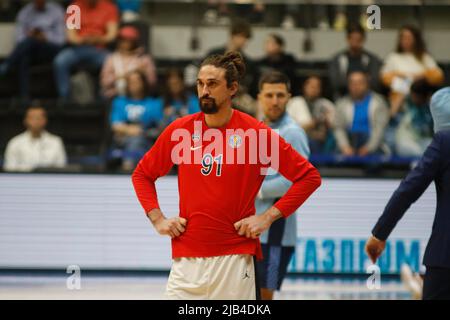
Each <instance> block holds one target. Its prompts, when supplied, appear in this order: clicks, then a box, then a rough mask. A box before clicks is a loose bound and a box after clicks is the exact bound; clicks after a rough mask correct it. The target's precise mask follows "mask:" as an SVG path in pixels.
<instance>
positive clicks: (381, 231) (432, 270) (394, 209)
mask: <svg viewBox="0 0 450 320" xmlns="http://www.w3.org/2000/svg"><path fill="white" fill-rule="evenodd" d="M430 107H431V113H432V115H433V120H434V131H435V132H436V133H435V135H434V137H433V141H432V142H431V144H430V145H429V146H428V148H427V150H426V151H425V153H424V154H423V156H422V159H421V160H420V162H419V164H418V165H417V166H416V167H415V168H414V169H413V170H412V171H411V172H410V173H409V174H408V176H407V177H406V178H405V179H404V180H403V181H402V183H401V184H400V186H399V187H398V188H397V190H396V191H395V192H394V194H393V195H392V197H391V199H390V200H389V202H388V204H387V205H386V208H385V209H384V212H383V214H382V215H381V217H380V218H379V220H378V222H377V223H376V225H375V227H374V228H373V229H372V236H371V237H370V238H369V239H368V240H367V243H366V252H367V254H368V256H369V257H370V259H371V260H372V262H373V263H375V262H376V260H377V258H378V257H379V256H380V255H381V253H382V252H383V250H384V247H385V245H386V239H387V238H388V237H389V234H390V233H391V232H392V230H393V229H394V227H395V225H396V224H397V222H398V221H399V220H400V219H401V218H402V216H403V214H404V213H405V211H406V210H408V208H409V207H410V206H411V204H412V203H414V202H415V201H416V200H417V199H418V198H419V197H420V196H421V195H422V194H423V192H424V191H425V190H426V189H427V188H428V186H429V185H430V183H431V182H432V181H434V183H435V185H436V196H437V206H436V215H435V218H434V222H433V229H432V233H431V237H430V240H429V241H428V245H427V248H426V251H425V255H424V259H423V264H424V265H425V266H426V269H427V270H426V273H425V278H424V287H423V295H422V298H423V299H424V300H426V299H450V87H446V88H443V89H441V90H439V91H437V92H436V93H435V94H434V95H433V96H432V98H431V104H430Z"/></svg>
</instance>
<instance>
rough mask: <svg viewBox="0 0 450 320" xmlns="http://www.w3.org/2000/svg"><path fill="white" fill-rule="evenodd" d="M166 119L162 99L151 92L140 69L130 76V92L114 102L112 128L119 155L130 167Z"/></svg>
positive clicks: (125, 165) (126, 166)
mask: <svg viewBox="0 0 450 320" xmlns="http://www.w3.org/2000/svg"><path fill="white" fill-rule="evenodd" d="M162 119H163V108H162V100H161V99H155V98H151V97H150V96H149V87H148V83H147V78H146V77H145V75H144V74H143V73H142V72H140V71H133V72H131V73H129V74H128V76H127V93H126V95H125V96H120V97H117V98H115V99H114V100H113V102H112V111H111V119H110V122H111V128H112V131H113V144H114V149H116V152H117V150H118V151H119V154H118V155H115V157H116V158H121V159H122V169H123V170H126V171H129V170H132V169H133V168H134V166H135V165H136V163H137V161H138V160H139V159H140V158H141V157H142V155H143V154H144V153H145V152H146V151H147V149H148V148H149V147H150V146H151V145H152V142H153V141H152V140H153V139H155V138H156V137H157V135H158V134H159V126H160V121H161V120H162Z"/></svg>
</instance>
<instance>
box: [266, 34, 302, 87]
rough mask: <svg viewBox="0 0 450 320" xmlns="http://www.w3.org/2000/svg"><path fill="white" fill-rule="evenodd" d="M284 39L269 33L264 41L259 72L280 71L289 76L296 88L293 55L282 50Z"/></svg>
mask: <svg viewBox="0 0 450 320" xmlns="http://www.w3.org/2000/svg"><path fill="white" fill-rule="evenodd" d="M284 46H285V43H284V39H283V38H282V37H281V36H280V35H278V34H274V33H272V34H269V36H268V37H267V39H266V42H265V53H266V55H265V56H264V57H263V58H262V59H261V61H259V63H258V66H259V74H264V73H265V72H270V71H274V70H277V71H280V72H282V73H284V74H285V75H287V76H288V77H289V80H290V81H291V84H292V87H293V88H294V90H297V81H296V80H297V79H296V76H295V67H296V62H295V58H294V56H292V55H291V54H289V53H286V52H285V51H284Z"/></svg>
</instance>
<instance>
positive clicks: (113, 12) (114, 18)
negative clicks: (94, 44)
mask: <svg viewBox="0 0 450 320" xmlns="http://www.w3.org/2000/svg"><path fill="white" fill-rule="evenodd" d="M108 5H109V10H108V14H107V16H106V19H105V20H106V23H109V22H119V9H118V8H117V6H116V5H115V4H114V3H108Z"/></svg>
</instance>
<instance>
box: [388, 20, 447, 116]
mask: <svg viewBox="0 0 450 320" xmlns="http://www.w3.org/2000/svg"><path fill="white" fill-rule="evenodd" d="M381 78H382V82H383V84H384V85H385V86H387V87H389V88H390V89H391V94H390V96H389V99H390V105H391V112H390V113H391V117H394V116H395V115H396V114H397V112H398V111H399V109H400V107H401V105H402V103H403V100H404V98H405V97H406V96H407V95H408V93H409V90H410V87H411V84H412V83H413V82H415V81H418V80H421V79H425V80H426V82H427V83H428V84H430V85H432V86H438V85H440V84H442V83H443V81H444V74H443V72H442V70H441V69H440V68H439V67H438V65H437V64H436V61H434V59H433V58H432V57H431V56H430V55H429V54H428V53H427V50H426V46H425V42H424V40H423V38H422V34H421V32H420V30H419V29H417V28H416V27H413V26H405V27H403V28H401V29H400V32H399V37H398V43H397V50H396V52H393V53H390V54H389V55H388V56H387V57H386V60H385V61H384V65H383V68H382V69H381Z"/></svg>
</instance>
